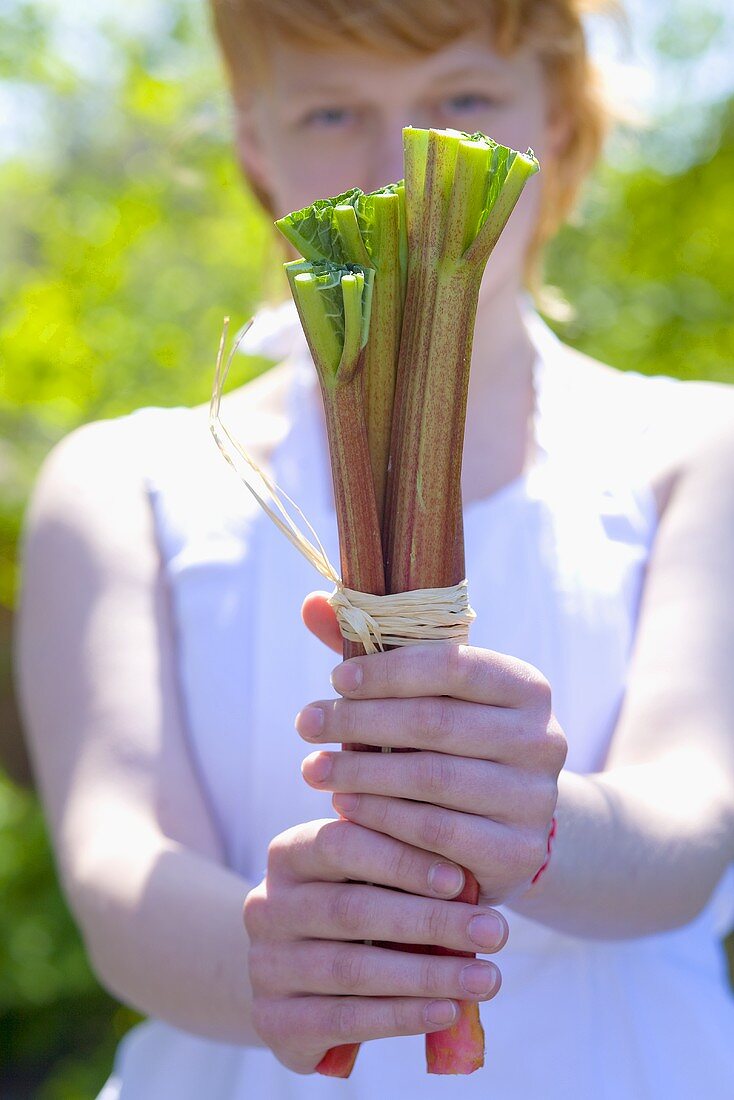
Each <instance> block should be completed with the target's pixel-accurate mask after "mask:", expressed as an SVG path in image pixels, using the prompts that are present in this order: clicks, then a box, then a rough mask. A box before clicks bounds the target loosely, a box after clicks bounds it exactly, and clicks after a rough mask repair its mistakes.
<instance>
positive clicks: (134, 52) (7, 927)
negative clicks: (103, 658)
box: [0, 0, 734, 1100]
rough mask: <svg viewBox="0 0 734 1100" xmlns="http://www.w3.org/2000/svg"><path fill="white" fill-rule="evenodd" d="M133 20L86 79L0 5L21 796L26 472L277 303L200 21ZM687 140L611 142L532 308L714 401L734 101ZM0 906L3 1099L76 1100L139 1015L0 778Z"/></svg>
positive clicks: (12, 729)
mask: <svg viewBox="0 0 734 1100" xmlns="http://www.w3.org/2000/svg"><path fill="white" fill-rule="evenodd" d="M149 7H151V8H155V11H156V20H153V21H152V23H151V24H150V25H149V26H147V27H143V28H142V29H141V27H140V26H135V27H128V28H127V29H124V25H121V24H118V23H112V22H107V23H105V22H104V19H103V18H102V17H101V16H98V17H97V21H96V22H94V23H93V25H92V24H90V25H89V26H86V24H85V26H86V31H85V33H86V35H87V37H86V38H83V40H82V46H84V45H85V43H86V50H87V55H86V59H85V54H84V49H81V53H80V52H79V51H80V47H79V43H78V42H76V43H75V46H76V53H75V51H74V49H71V50H70V48H69V42H68V34H67V35H66V37H65V35H64V33H62V32H63V30H64V25H63V21H62V22H61V23H60V22H59V19H56V20H55V19H54V16H53V13H54V12H56V15H57V16H58V15H59V13H60V12H62V11H63V5H58V6H57V7H54V5H53V4H49V3H45V4H42V3H41V0H25V2H23V0H17V2H8V0H5V3H0V92H2V91H3V89H4V90H5V92H7V102H10V103H13V104H14V105H15V108H16V110H17V112H18V118H17V131H18V135H19V142H18V148H17V149H15V150H14V149H13V148H12V141H11V148H10V151H8V149H6V150H5V154H4V155H2V145H1V144H0V224H1V225H2V227H3V228H2V235H1V236H0V370H1V375H0V752H2V753H3V756H4V758H5V760H6V763H8V767H9V768H10V770H11V771H12V772H13V774H16V775H17V776H21V775H22V772H23V759H22V755H20V754H19V751H18V732H17V720H16V718H15V716H14V711H13V704H12V698H11V694H10V690H9V684H10V658H9V627H10V618H11V611H12V607H13V604H14V601H15V599H16V596H17V589H18V576H17V565H16V550H17V543H18V538H19V533H20V524H21V516H22V509H23V506H24V502H25V500H26V498H27V495H28V492H29V489H30V486H31V484H32V480H33V477H34V475H35V473H36V471H37V469H38V466H39V464H40V462H41V460H42V458H43V456H44V455H45V454H46V452H47V451H48V450H49V448H50V447H51V446H52V445H53V443H54V442H55V441H56V440H57V439H58V438H60V437H61V436H62V435H63V434H64V433H66V432H68V431H69V430H70V429H72V428H73V427H75V426H76V425H77V424H79V423H81V422H83V421H85V420H89V419H96V418H99V417H107V416H116V415H119V414H121V413H124V412H127V411H129V410H131V409H133V408H135V407H137V406H140V405H144V404H161V405H172V404H179V403H200V402H202V401H205V400H206V399H207V397H208V390H209V387H210V383H211V377H212V366H213V360H214V356H215V353H216V347H217V343H218V339H219V333H220V329H221V323H222V315H223V313H224V312H225V311H227V312H231V314H232V319H233V323H234V325H239V324H240V323H241V322H242V321H243V320H245V319H246V318H247V316H249V315H250V314H251V313H252V311H253V310H254V308H255V307H256V305H257V303H258V301H260V300H262V299H263V298H267V297H272V296H274V295H277V294H279V293H282V291H283V286H282V282H281V281H280V273H279V269H278V261H279V258H280V257H279V253H278V248H277V245H276V244H275V242H274V240H273V238H272V236H271V233H270V229H269V226H268V224H267V222H266V221H265V219H263V217H262V216H261V215H260V214H259V212H258V210H257V209H256V207H255V205H254V203H253V201H252V200H251V199H250V198H248V196H247V195H246V194H245V193H244V190H243V188H242V186H241V183H240V178H239V173H238V169H237V166H236V164H235V161H234V159H233V155H232V150H231V144H230V136H229V129H228V117H227V111H228V108H227V103H226V97H225V93H224V90H223V87H222V83H221V77H220V73H219V69H218V65H217V62H216V58H215V56H214V52H213V46H212V44H211V41H210V38H209V34H208V29H207V27H206V25H205V20H204V16H203V12H202V10H201V9H200V7H199V6H198V5H194V4H191V3H189V2H187V0H166V3H161V4H159V5H153V6H149ZM59 18H60V16H59ZM77 18H78V17H77ZM60 28H61V29H60ZM81 28H82V22H81V20H79V19H78V30H79V33H81ZM699 38H700V39H701V40H702V41H704V40H705V39H706V36H705V35H699ZM671 41H672V39H671ZM663 45H664V46H665V48H666V49H667V51H668V53H671V54H674V53H675V51H674V49H673V47H672V46H671V44H670V42H666V43H663ZM689 45H690V44H689ZM95 51H96V54H95V56H96V59H97V62H98V69H97V71H95V73H93V74H92V75H90V73H89V71H86V72H85V66H86V67H87V69H88V68H89V65H90V57H91V56H92V54H94V53H95ZM688 52H689V53H690V50H689V51H688ZM80 58H81V59H82V60H81V61H80ZM100 58H101V62H100ZM4 102H5V100H2V99H0V113H1V107H2V104H3V103H4ZM34 126H35V127H36V129H35V131H34V129H33V127H34ZM705 126H706V133H705V135H703V138H705V140H703V139H702V140H701V141H700V143H699V145H698V146H696V147H694V148H692V151H691V153H690V155H689V157H688V158H687V160H686V161H685V169H684V170H682V171H679V172H678V173H677V174H674V175H670V174H664V173H662V172H660V171H659V170H656V168H655V166H654V163H648V162H646V159H645V143H646V139H645V137H644V135H643V136H642V138H635V137H634V136H632V135H628V136H627V138H626V139H625V140H626V142H627V145H628V147H629V149H630V150H631V152H630V155H629V156H628V157H627V158H626V157H625V140H623V141H622V142H621V144H619V146H618V151H617V155H615V157H614V159H613V160H612V161H610V162H608V163H606V164H605V165H604V166H603V167H602V168H601V170H600V171H599V172H598V173H597V175H596V177H595V179H594V180H593V181H592V184H591V186H590V187H589V190H588V196H587V201H586V204H585V209H584V218H583V220H581V221H579V223H578V224H575V225H572V226H570V227H568V228H567V229H566V230H565V231H564V232H563V233H562V234H561V236H560V237H559V239H558V240H557V242H556V243H555V244H554V246H553V248H552V250H551V252H550V255H549V258H548V265H547V275H548V282H549V284H550V287H551V291H552V293H550V294H548V295H546V300H547V301H548V302H549V303H550V304H549V305H548V310H549V312H550V315H551V318H550V319H551V321H552V323H553V324H554V326H555V327H556V329H557V330H558V331H559V332H560V334H561V335H562V336H563V337H564V338H565V339H567V340H569V341H570V342H572V343H574V344H575V345H577V346H578V347H580V348H582V349H583V350H585V351H588V352H589V353H591V354H593V355H596V356H598V357H599V358H601V359H603V360H605V361H607V362H610V363H613V364H615V365H617V366H619V367H621V368H629V367H632V368H634V369H638V370H642V371H646V372H649V373H670V374H678V375H681V376H684V377H701V378H711V379H717V380H722V381H732V380H734V368H733V366H732V364H733V363H734V355H733V354H732V353H733V352H734V309H733V308H732V307H733V305H734V301H733V299H734V256H733V255H732V252H731V249H730V248H729V247H728V242H729V237H730V233H731V228H732V220H733V219H734V213H733V212H732V207H731V201H730V196H729V194H728V190H729V188H730V181H731V179H732V178H734V103H732V102H731V101H729V102H724V103H721V104H719V105H718V106H716V107H714V108H712V109H711V110H710V111H709V112H708V113H707V115H706V120H705ZM29 133H30V137H29V136H28V135H29ZM263 365H264V364H263V363H257V362H253V363H250V364H249V366H248V367H247V368H245V367H241V368H240V371H239V376H238V377H237V378H236V379H234V380H233V381H234V383H235V384H239V383H240V382H241V381H242V379H243V376H244V371H245V370H249V371H251V372H253V371H256V370H258V369H261V368H262V366H263ZM0 896H2V898H3V905H2V906H0V1046H2V1048H3V1051H4V1056H5V1057H4V1059H3V1065H2V1067H0V1095H2V1097H3V1098H6V1100H21V1098H25V1097H30V1096H33V1097H37V1098H38V1100H85V1098H88V1097H92V1096H94V1095H95V1094H96V1092H97V1091H98V1089H99V1088H100V1087H101V1085H102V1083H103V1081H104V1079H105V1077H106V1075H107V1073H108V1071H109V1067H110V1064H111V1060H112V1056H113V1052H114V1048H115V1045H116V1043H117V1041H118V1039H119V1037H120V1036H121V1035H122V1034H123V1033H124V1031H125V1030H126V1029H127V1028H128V1027H129V1026H130V1025H131V1023H133V1022H134V1020H135V1019H136V1018H137V1017H136V1016H135V1013H134V1012H132V1011H131V1010H130V1009H127V1008H124V1007H122V1006H120V1005H118V1004H117V1002H115V1001H114V1000H113V999H112V998H111V997H109V996H108V995H107V994H106V993H105V992H104V991H102V990H101V989H100V987H99V985H98V984H97V982H96V980H95V978H94V976H93V975H92V973H91V970H90V968H89V965H88V963H87V960H86V956H85V953H84V949H83V945H82V943H81V941H80V938H79V934H78V932H77V930H76V928H75V926H74V924H73V922H72V920H71V917H70V915H69V913H68V910H67V908H66V905H65V903H64V901H63V900H62V897H61V895H60V893H59V890H58V886H57V882H56V876H55V871H54V865H53V859H52V855H51V852H50V849H49V845H48V839H47V834H46V829H45V825H44V821H43V816H42V814H41V811H40V809H39V807H38V804H37V802H36V800H35V797H34V796H33V795H32V794H31V793H29V792H28V791H27V790H24V789H23V788H22V787H20V786H16V785H15V784H14V783H13V782H12V781H11V780H10V779H9V778H8V777H3V776H1V775H0Z"/></svg>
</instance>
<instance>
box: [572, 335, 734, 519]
mask: <svg viewBox="0 0 734 1100" xmlns="http://www.w3.org/2000/svg"><path fill="white" fill-rule="evenodd" d="M565 354H566V360H567V364H568V366H569V367H570V370H571V372H572V377H573V376H575V377H576V378H577V379H581V378H583V379H584V380H585V381H586V382H587V383H588V385H589V386H590V387H591V388H593V391H594V393H595V395H596V399H597V403H596V407H597V408H598V409H599V410H600V413H599V414H600V415H602V416H607V415H611V416H614V417H615V418H616V424H615V428H617V429H618V431H619V432H620V436H619V440H620V445H623V446H629V447H632V448H634V451H635V459H636V461H637V462H638V464H639V467H640V472H641V474H642V476H643V477H645V478H646V480H648V482H649V484H650V485H651V487H652V489H653V492H654V495H655V500H656V504H657V511H658V515H659V516H662V515H663V513H664V512H665V510H666V508H667V505H668V503H669V501H670V499H671V496H672V493H673V491H674V490H675V488H676V486H677V485H678V484H679V482H680V481H681V480H682V479H683V478H684V477H686V475H687V474H689V473H691V472H694V471H696V470H697V469H698V468H700V467H701V466H702V465H704V466H705V465H707V464H708V463H712V462H713V463H717V462H720V463H721V466H722V468H724V469H727V470H728V471H729V473H730V474H731V473H734V468H733V467H734V386H732V385H728V384H726V383H721V382H706V381H700V380H696V379H679V378H675V377H673V376H670V375H660V374H659V375H645V374H640V373H639V372H636V371H622V370H618V369H617V368H615V367H610V366H607V365H606V364H604V363H601V362H599V361H598V360H596V359H593V358H591V357H590V356H588V355H584V354H583V353H582V352H579V351H576V350H575V349H573V348H569V347H565Z"/></svg>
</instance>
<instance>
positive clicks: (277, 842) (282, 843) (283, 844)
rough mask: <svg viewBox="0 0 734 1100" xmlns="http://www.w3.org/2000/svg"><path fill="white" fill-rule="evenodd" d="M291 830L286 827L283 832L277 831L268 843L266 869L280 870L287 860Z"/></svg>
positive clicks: (286, 863) (276, 871)
mask: <svg viewBox="0 0 734 1100" xmlns="http://www.w3.org/2000/svg"><path fill="white" fill-rule="evenodd" d="M292 839H293V838H292V830H291V829H286V831H285V832H284V833H278V835H277V836H274V837H273V839H272V840H271V841H270V844H268V871H269V872H275V873H276V874H277V873H278V872H279V871H282V870H283V869H284V868H285V867H287V866H288V862H289V851H290V849H289V842H290V841H291V840H292Z"/></svg>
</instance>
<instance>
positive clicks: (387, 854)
mask: <svg viewBox="0 0 734 1100" xmlns="http://www.w3.org/2000/svg"><path fill="white" fill-rule="evenodd" d="M271 873H272V874H273V875H274V876H275V877H276V878H277V877H278V876H283V877H285V878H287V879H289V880H290V881H297V882H324V881H327V882H328V881H332V882H346V881H347V880H348V879H351V880H352V881H355V882H370V883H376V884H378V885H380V886H392V887H396V888H397V889H400V890H406V891H408V892H409V893H411V894H422V895H424V896H425V897H442V898H451V897H455V896H456V895H457V894H459V893H460V892H461V890H462V889H463V887H464V872H463V870H462V869H461V867H459V866H456V865H455V864H453V863H451V862H447V861H446V860H441V859H439V858H438V857H437V856H435V855H433V854H432V853H431V852H428V851H422V850H421V849H420V848H412V847H410V846H408V845H405V844H401V843H400V842H399V841H397V840H395V839H394V838H393V837H390V836H385V835H384V834H382V833H374V832H372V831H371V830H370V829H365V828H363V827H362V826H361V825H356V824H354V823H353V822H351V821H334V820H332V819H326V820H321V821H313V822H308V823H307V826H306V825H299V826H295V827H294V828H293V829H287V830H286V831H285V832H284V833H280V834H279V835H278V836H277V837H275V839H274V840H273V841H271V843H270V847H269V849H268V874H269V875H270V874H271Z"/></svg>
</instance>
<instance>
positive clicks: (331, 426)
mask: <svg viewBox="0 0 734 1100" xmlns="http://www.w3.org/2000/svg"><path fill="white" fill-rule="evenodd" d="M285 268H286V274H287V276H288V281H289V283H290V287H291V292H292V294H293V299H294V301H295V304H296V308H297V310H298V315H299V317H300V319H301V324H302V326H303V331H304V333H305V335H306V340H307V343H308V346H309V350H310V352H311V357H312V358H313V361H314V365H315V367H316V373H317V375H318V379H319V383H320V387H321V396H322V399H323V406H324V416H325V420H326V433H327V438H328V442H329V455H330V458H331V469H332V481H333V485H334V503H335V507H336V518H337V529H338V533H339V558H340V569H341V577H342V581H343V582H344V584H345V585H346V586H347V587H348V588H351V589H354V590H356V591H359V592H371V593H373V594H374V595H379V596H381V595H384V593H385V575H384V570H383V566H382V545H381V540H380V524H379V520H378V516H377V506H376V503H375V493H374V489H373V486H372V479H371V477H370V470H371V463H370V454H369V447H368V443H367V430H366V424H365V416H364V395H363V387H362V375H363V366H364V354H363V353H364V346H365V343H366V340H367V335H368V332H369V324H370V308H371V290H372V281H373V271H372V270H371V269H365V268H361V269H360V268H358V267H356V266H354V265H350V266H344V265H341V266H340V265H338V264H334V263H329V262H326V261H314V262H309V261H306V260H301V261H299V260H295V261H293V262H292V263H288V264H286V265H285ZM363 653H364V649H363V647H362V646H361V645H359V643H357V642H350V641H348V640H347V639H345V640H344V644H343V655H344V659H345V660H346V659H347V658H348V657H355V656H358V655H361V654H363ZM350 747H351V748H353V749H354V748H356V749H359V748H365V749H366V748H369V749H372V746H350ZM358 1051H359V1044H358V1043H345V1044H343V1045H341V1046H338V1047H333V1048H332V1049H331V1050H329V1051H327V1052H326V1054H325V1055H324V1057H323V1058H322V1059H321V1061H320V1062H319V1064H318V1065H317V1066H316V1069H317V1071H318V1072H319V1073H321V1074H323V1075H324V1076H327V1077H349V1075H350V1073H351V1072H352V1068H353V1067H354V1062H355V1060H356V1057H357V1053H358Z"/></svg>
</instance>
